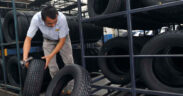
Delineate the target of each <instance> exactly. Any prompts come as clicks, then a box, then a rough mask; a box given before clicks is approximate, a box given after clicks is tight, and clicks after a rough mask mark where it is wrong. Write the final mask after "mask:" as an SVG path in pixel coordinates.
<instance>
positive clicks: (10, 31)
mask: <svg viewBox="0 0 183 96" xmlns="http://www.w3.org/2000/svg"><path fill="white" fill-rule="evenodd" d="M16 13H17V14H16V15H17V21H18V22H17V26H18V28H17V30H18V36H19V40H20V41H24V39H25V36H26V33H27V30H28V28H29V25H30V21H31V19H32V16H33V15H34V14H35V12H32V11H17V12H16ZM67 21H68V26H69V28H70V37H71V41H72V43H79V41H80V35H79V25H78V20H77V18H76V17H69V18H68V19H67ZM3 28H4V29H3V33H4V37H5V41H6V42H7V43H10V42H14V41H15V28H14V17H13V11H9V12H8V13H7V14H6V16H5V20H4V23H3ZM83 32H84V35H85V38H84V40H85V42H86V43H91V42H96V41H98V40H99V39H101V37H102V35H103V28H101V27H97V26H95V25H93V24H89V23H84V24H83ZM41 38H42V35H41V32H40V31H39V32H37V34H36V36H35V37H34V38H33V41H41V40H42V39H41Z"/></svg>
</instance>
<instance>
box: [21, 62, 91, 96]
mask: <svg viewBox="0 0 183 96" xmlns="http://www.w3.org/2000/svg"><path fill="white" fill-rule="evenodd" d="M44 67H45V62H44V61H43V60H40V59H34V60H32V61H31V62H30V64H29V67H28V72H27V76H26V80H25V85H24V88H23V96H40V91H41V88H42V87H41V86H42V83H44V82H43V78H44V77H45V76H44V72H45V70H44ZM71 80H73V82H74V85H72V86H73V89H72V90H71V94H70V95H71V96H90V90H91V85H90V76H89V74H88V72H87V71H86V70H85V69H84V68H82V67H80V66H79V65H76V64H70V65H67V66H65V67H64V68H62V69H61V70H60V71H59V72H57V74H56V75H55V76H54V78H53V79H52V81H51V82H50V84H49V86H48V89H47V91H46V94H45V95H46V96H60V95H64V94H63V93H62V90H63V89H64V88H65V87H66V86H67V84H68V82H69V81H71ZM64 96H65V95H64Z"/></svg>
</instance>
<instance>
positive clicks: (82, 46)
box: [78, 0, 86, 68]
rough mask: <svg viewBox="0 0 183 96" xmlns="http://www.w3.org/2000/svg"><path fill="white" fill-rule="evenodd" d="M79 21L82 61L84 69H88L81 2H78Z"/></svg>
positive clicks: (79, 0)
mask: <svg viewBox="0 0 183 96" xmlns="http://www.w3.org/2000/svg"><path fill="white" fill-rule="evenodd" d="M78 12H79V16H78V20H79V32H80V44H81V61H82V65H83V67H84V68H86V64H85V58H84V56H85V47H84V36H83V26H82V22H81V21H82V13H81V12H82V9H81V0H78Z"/></svg>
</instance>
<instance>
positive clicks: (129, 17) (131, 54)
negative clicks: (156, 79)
mask: <svg viewBox="0 0 183 96" xmlns="http://www.w3.org/2000/svg"><path fill="white" fill-rule="evenodd" d="M126 9H127V10H126V13H127V23H128V33H129V35H128V39H129V53H130V74H131V82H132V89H131V92H132V96H136V83H135V66H134V53H133V36H132V22H131V13H130V10H131V7H130V0H127V1H126Z"/></svg>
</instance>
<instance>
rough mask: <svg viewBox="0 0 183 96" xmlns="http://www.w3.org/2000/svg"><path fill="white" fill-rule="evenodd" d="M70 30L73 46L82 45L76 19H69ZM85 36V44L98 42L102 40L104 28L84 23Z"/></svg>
mask: <svg viewBox="0 0 183 96" xmlns="http://www.w3.org/2000/svg"><path fill="white" fill-rule="evenodd" d="M67 21H68V26H69V29H70V38H71V42H72V44H76V43H80V32H79V25H78V23H79V22H78V20H77V18H75V17H67ZM83 35H84V42H85V43H93V42H97V41H98V40H100V39H101V38H102V35H103V28H102V27H98V26H95V25H94V24H90V23H83Z"/></svg>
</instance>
